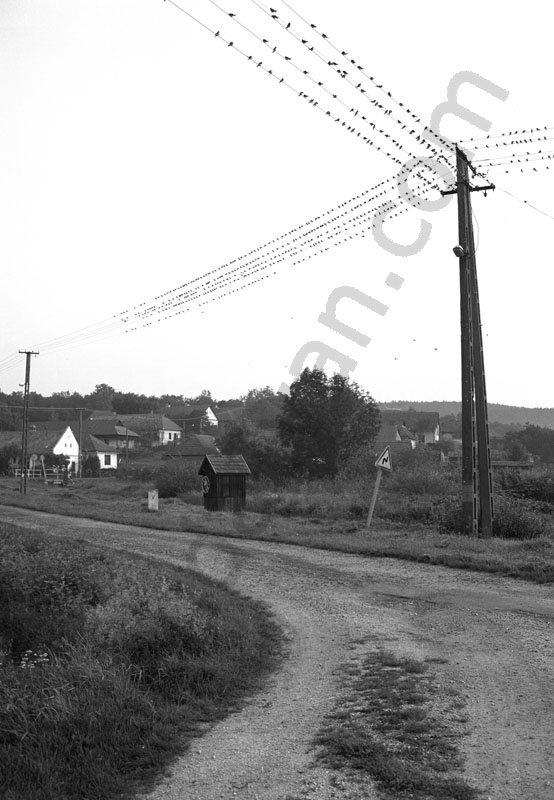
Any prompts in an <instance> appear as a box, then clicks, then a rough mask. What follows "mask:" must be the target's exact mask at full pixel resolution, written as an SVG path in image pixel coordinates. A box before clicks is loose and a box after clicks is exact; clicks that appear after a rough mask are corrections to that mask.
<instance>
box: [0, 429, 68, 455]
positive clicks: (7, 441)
mask: <svg viewBox="0 0 554 800" xmlns="http://www.w3.org/2000/svg"><path fill="white" fill-rule="evenodd" d="M68 427H69V426H68V425H63V424H62V426H61V427H59V428H58V429H57V430H56V431H29V432H28V434H27V453H28V454H29V455H32V454H33V453H37V454H41V453H50V452H52V450H53V449H54V447H55V446H56V445H57V444H58V442H59V441H60V439H61V438H62V437H63V435H64V434H65V432H66V430H67V428H68ZM21 437H22V434H21V432H20V431H0V447H8V446H9V445H17V447H21Z"/></svg>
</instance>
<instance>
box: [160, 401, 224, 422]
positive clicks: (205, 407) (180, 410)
mask: <svg viewBox="0 0 554 800" xmlns="http://www.w3.org/2000/svg"><path fill="white" fill-rule="evenodd" d="M208 411H211V413H212V414H213V413H214V411H213V408H212V403H192V404H190V405H188V404H187V405H180V406H171V408H169V409H168V410H167V412H166V413H167V414H169V415H170V417H171V419H201V418H202V417H203V416H205V414H206V412H208Z"/></svg>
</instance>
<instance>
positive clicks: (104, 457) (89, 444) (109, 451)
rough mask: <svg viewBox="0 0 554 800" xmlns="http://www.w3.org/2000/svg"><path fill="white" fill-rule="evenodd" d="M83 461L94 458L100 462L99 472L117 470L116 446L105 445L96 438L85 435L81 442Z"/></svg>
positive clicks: (117, 455) (117, 452)
mask: <svg viewBox="0 0 554 800" xmlns="http://www.w3.org/2000/svg"><path fill="white" fill-rule="evenodd" d="M82 453H83V460H84V459H86V458H88V457H90V456H96V457H97V458H98V461H99V462H100V470H107V469H117V467H118V466H119V451H118V449H117V447H116V446H114V445H110V444H106V442H103V441H102V440H101V439H97V438H96V436H92V434H90V433H87V434H85V435H84V436H83V442H82Z"/></svg>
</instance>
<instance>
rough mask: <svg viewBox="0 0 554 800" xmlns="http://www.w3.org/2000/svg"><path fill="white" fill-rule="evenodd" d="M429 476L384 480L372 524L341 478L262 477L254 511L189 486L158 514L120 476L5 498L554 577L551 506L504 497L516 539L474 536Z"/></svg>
mask: <svg viewBox="0 0 554 800" xmlns="http://www.w3.org/2000/svg"><path fill="white" fill-rule="evenodd" d="M196 477H197V476H196ZM191 480H192V477H191ZM394 481H396V482H397V483H396V484H395V483H394ZM421 481H422V482H421V483H418V482H417V479H416V477H415V476H414V475H410V474H409V473H406V474H405V475H398V476H397V477H396V478H394V479H391V480H384V481H383V482H382V487H383V491H382V494H380V497H379V499H378V502H377V507H376V515H375V517H374V520H373V522H372V526H371V529H370V530H369V531H368V530H367V529H366V525H365V521H366V517H367V502H365V501H364V500H363V498H364V497H366V498H367V497H368V496H369V494H370V490H369V489H368V487H367V486H364V482H363V481H362V480H361V479H355V480H351V481H347V480H346V479H340V480H338V481H336V482H335V483H333V484H332V485H331V484H330V483H329V482H325V481H314V482H305V483H304V482H298V483H297V485H295V486H293V484H292V483H289V484H286V485H285V486H284V487H282V488H280V489H279V490H278V491H277V489H276V487H274V486H272V485H271V484H269V483H267V482H258V483H253V484H252V485H250V486H249V487H248V504H247V511H246V512H244V513H241V514H232V513H224V512H205V511H204V509H203V506H202V496H201V492H200V490H198V491H197V492H192V491H191V490H190V489H189V490H188V491H186V492H185V493H184V494H182V495H180V496H179V497H170V498H167V499H161V500H160V507H159V511H158V512H149V511H148V509H147V501H146V497H147V492H148V490H149V489H151V488H152V484H151V483H141V482H126V481H122V480H116V479H113V478H110V479H83V480H81V481H78V482H75V484H74V485H73V486H71V487H68V488H63V487H53V486H45V485H44V484H42V483H40V482H36V483H30V484H28V494H27V495H21V494H19V492H18V484H17V482H16V481H15V479H13V478H0V503H3V504H6V505H16V506H22V507H27V508H35V509H38V510H42V511H48V512H51V513H58V514H68V515H76V516H82V517H89V518H91V519H98V520H103V521H106V522H120V523H125V524H129V525H138V526H142V527H148V528H157V529H161V530H168V531H185V530H186V531H190V532H193V533H206V534H211V535H215V536H231V537H235V538H242V539H258V540H262V541H273V542H285V543H289V544H296V545H301V546H305V547H316V548H323V549H328V550H337V551H341V552H347V553H357V554H365V555H368V556H383V557H391V558H400V559H405V560H409V561H420V562H425V563H429V564H441V565H443V566H446V567H452V568H459V569H471V570H476V571H481V572H489V573H499V574H502V575H506V576H509V577H514V578H521V579H524V580H528V581H534V582H537V583H552V582H554V513H553V511H552V506H546V505H542V506H540V507H539V508H537V506H536V503H535V501H524V500H518V499H511V498H510V497H509V496H506V497H497V511H498V512H499V513H498V514H497V516H498V519H502V520H503V521H504V522H503V524H504V531H505V532H506V531H507V532H508V535H509V538H503V537H501V536H495V537H493V538H490V539H484V538H474V537H470V536H465V535H463V534H461V533H459V532H456V531H455V530H452V529H447V528H446V527H444V525H442V527H441V520H442V521H443V522H444V520H445V519H447V518H448V515H452V517H453V519H454V520H455V519H456V513H457V511H456V504H457V499H456V496H455V494H454V491H453V486H455V485H456V481H455V480H454V477H453V476H448V475H445V474H443V473H439V475H438V477H437V480H436V481H435V482H434V481H433V471H432V470H430V469H427V470H426V471H424V472H423V474H422V476H421ZM366 483H367V481H366ZM418 487H419V488H420V489H421V491H419V492H417V491H416V489H417V488H418ZM293 488H294V489H295V491H293ZM432 492H434V493H432ZM360 498H362V499H360ZM502 504H503V506H502ZM515 504H517V508H516V505H515ZM502 507H503V508H505V509H506V511H505V512H504V511H503V510H501V509H502ZM514 508H516V510H517V513H514ZM254 509H257V510H254ZM500 512H501V513H500ZM522 533H524V534H525V535H524V536H522V538H518V536H519V535H520V534H522Z"/></svg>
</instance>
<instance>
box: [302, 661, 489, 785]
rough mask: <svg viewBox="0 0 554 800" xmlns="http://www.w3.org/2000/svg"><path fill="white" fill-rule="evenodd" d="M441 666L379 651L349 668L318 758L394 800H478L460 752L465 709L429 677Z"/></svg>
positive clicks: (318, 742) (320, 742)
mask: <svg viewBox="0 0 554 800" xmlns="http://www.w3.org/2000/svg"><path fill="white" fill-rule="evenodd" d="M437 661H440V659H427V660H426V661H425V662H422V661H418V660H416V659H412V658H401V657H398V656H397V655H395V654H394V653H392V652H389V651H385V650H379V651H377V652H373V653H371V654H369V655H368V656H366V657H364V659H363V661H362V662H359V661H358V662H356V663H354V664H350V665H347V666H346V667H345V668H344V671H343V675H345V678H344V681H345V689H344V694H343V697H342V699H341V701H340V702H339V703H338V705H337V707H336V708H335V710H334V711H333V712H331V713H330V714H329V715H328V716H327V718H326V720H325V721H324V723H323V725H322V727H321V729H320V731H319V733H318V735H317V737H316V739H315V744H316V746H317V748H318V751H317V757H318V759H319V760H320V761H321V762H322V763H323V764H324V765H325V766H327V767H330V768H332V769H335V770H348V771H350V772H352V773H353V774H354V775H356V774H357V775H359V776H360V777H364V776H369V777H370V778H371V779H372V780H373V781H375V783H376V784H377V786H378V788H379V789H380V790H381V791H382V792H383V793H384V795H385V796H386V797H391V798H394V799H395V800H404V798H405V799H406V800H408V798H413V799H415V800H446V798H448V799H449V800H476V799H477V798H478V797H479V796H480V795H481V792H480V791H479V790H478V789H476V788H474V787H472V786H470V785H469V784H468V783H467V782H466V781H465V780H464V778H463V775H462V768H463V763H462V758H461V756H460V753H459V750H458V747H457V742H458V741H459V739H460V737H461V736H463V735H464V733H465V730H466V729H465V724H466V722H467V719H466V718H465V716H464V714H463V707H464V704H463V701H462V700H461V698H460V696H459V695H458V693H457V692H455V691H453V690H450V691H449V692H448V693H443V695H442V696H441V693H440V689H439V687H438V685H437V684H436V682H435V680H434V678H433V675H432V674H431V673H430V671H429V664H430V663H433V662H435V663H436V662H437Z"/></svg>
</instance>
